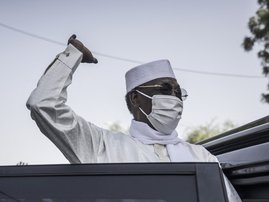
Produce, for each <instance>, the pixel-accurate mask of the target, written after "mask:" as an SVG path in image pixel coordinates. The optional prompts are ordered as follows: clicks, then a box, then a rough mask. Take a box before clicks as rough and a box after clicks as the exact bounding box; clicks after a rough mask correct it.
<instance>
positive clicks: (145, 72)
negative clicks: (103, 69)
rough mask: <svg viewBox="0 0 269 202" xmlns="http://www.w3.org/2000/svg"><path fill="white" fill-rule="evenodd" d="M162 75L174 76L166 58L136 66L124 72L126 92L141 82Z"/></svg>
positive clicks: (161, 76)
mask: <svg viewBox="0 0 269 202" xmlns="http://www.w3.org/2000/svg"><path fill="white" fill-rule="evenodd" d="M163 77H170V78H176V77H175V74H174V72H173V70H172V67H171V65H170V62H169V61H168V60H157V61H153V62H149V63H146V64H143V65H139V66H136V67H134V68H132V69H130V70H129V71H128V72H126V74H125V81H126V90H127V93H128V92H130V91H131V90H132V89H134V88H135V87H137V86H139V85H141V84H143V83H146V82H148V81H151V80H154V79H158V78H163Z"/></svg>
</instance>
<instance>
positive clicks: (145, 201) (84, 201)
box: [0, 198, 168, 202]
mask: <svg viewBox="0 0 269 202" xmlns="http://www.w3.org/2000/svg"><path fill="white" fill-rule="evenodd" d="M15 201H20V202H38V201H40V202H168V201H166V200H162V199H50V198H44V199H15V198H14V199H10V198H9V199H7V198H0V202H15Z"/></svg>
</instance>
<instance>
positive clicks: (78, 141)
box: [26, 44, 241, 201]
mask: <svg viewBox="0 0 269 202" xmlns="http://www.w3.org/2000/svg"><path fill="white" fill-rule="evenodd" d="M81 59H82V53H81V52H80V51H78V50H77V49H76V48H75V47H74V46H72V45H71V44H69V45H68V47H67V49H66V50H65V51H64V52H63V53H61V54H59V55H58V56H57V58H56V60H54V62H53V63H52V64H51V65H50V66H49V67H48V68H47V70H46V71H45V73H44V75H43V76H42V77H41V78H40V80H39V82H38V85H37V88H36V89H34V90H33V92H32V94H31V95H30V97H29V99H28V101H27V104H26V105H27V108H28V109H29V110H30V111H31V117H32V118H33V119H34V120H35V121H36V123H37V125H38V127H39V129H40V130H41V132H42V133H43V134H45V135H46V136H47V137H48V138H49V139H50V140H51V141H52V142H53V143H54V144H55V145H56V146H57V147H58V148H59V149H60V151H61V152H62V153H63V154H64V155H65V157H66V158H67V159H68V160H69V162H70V163H118V162H121V163H124V162H161V161H163V159H165V158H162V157H161V156H162V155H160V154H158V153H156V152H155V151H156V148H157V147H156V145H155V144H154V145H152V144H147V143H143V142H142V140H138V139H137V138H135V137H132V136H130V135H126V134H123V133H114V132H111V131H108V130H105V129H102V128H99V127H97V126H95V125H94V124H92V123H89V122H87V121H86V120H85V119H83V118H82V117H80V116H78V115H77V114H76V113H75V112H74V111H73V110H72V109H71V108H70V107H69V106H68V105H66V104H65V103H66V101H67V87H68V86H69V85H70V84H71V82H72V75H73V73H74V72H75V70H76V68H77V67H78V65H79V64H80V62H81ZM85 93H87V94H88V93H89V92H85ZM135 124H136V123H134V122H132V126H131V129H130V131H131V133H132V134H133V136H136V135H135V133H134V132H135V131H137V132H139V131H140V130H141V128H140V126H139V127H136V126H135ZM142 127H144V129H145V132H146V131H150V130H152V129H151V128H150V127H146V126H142ZM140 132H141V131H140ZM174 136H176V135H174ZM172 139H175V137H173V138H172ZM170 141H171V142H170ZM173 141H174V140H173ZM173 141H172V140H169V143H172V145H174V146H172V147H171V151H173V152H171V151H168V152H169V156H170V158H171V159H173V161H185V160H186V161H187V160H188V159H189V160H190V159H191V160H192V161H195V162H202V161H203V162H216V161H217V159H216V157H215V156H213V155H211V154H210V153H209V152H208V151H207V150H206V149H204V148H203V147H202V146H199V145H192V144H189V143H186V142H184V141H179V142H178V143H177V141H178V140H177V141H176V142H173ZM174 143H175V144H174ZM177 144H180V145H181V147H180V149H177V148H173V147H177V146H176V145H177ZM169 147H170V146H169ZM157 150H160V149H158V148H157ZM172 153H174V154H172ZM177 153H178V154H179V155H178V156H184V157H181V158H179V159H177V157H176V156H177ZM173 155H174V156H173ZM226 187H227V193H228V197H229V199H230V201H241V200H240V199H239V197H238V195H237V193H236V192H235V191H234V190H233V187H232V186H231V185H230V184H229V183H228V181H227V180H226Z"/></svg>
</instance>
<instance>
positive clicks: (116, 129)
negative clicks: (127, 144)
mask: <svg viewBox="0 0 269 202" xmlns="http://www.w3.org/2000/svg"><path fill="white" fill-rule="evenodd" d="M107 125H108V129H109V130H110V131H112V132H123V133H125V132H126V129H125V128H124V127H123V126H122V125H121V124H120V123H118V122H113V123H107Z"/></svg>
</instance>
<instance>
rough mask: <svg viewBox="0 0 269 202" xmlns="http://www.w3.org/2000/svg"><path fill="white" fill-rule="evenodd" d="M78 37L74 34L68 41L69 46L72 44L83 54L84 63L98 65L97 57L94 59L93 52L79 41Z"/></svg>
mask: <svg viewBox="0 0 269 202" xmlns="http://www.w3.org/2000/svg"><path fill="white" fill-rule="evenodd" d="M76 37H77V36H76V35H75V34H73V35H72V36H71V37H70V38H69V39H68V43H67V44H70V43H71V44H72V45H73V46H75V47H76V48H77V49H78V50H79V51H80V52H82V53H83V57H82V61H81V62H82V63H95V64H96V63H98V61H97V59H96V58H95V57H93V55H92V53H91V51H90V50H89V49H88V48H86V47H85V46H84V45H83V43H81V42H80V41H79V40H77V39H76Z"/></svg>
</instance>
